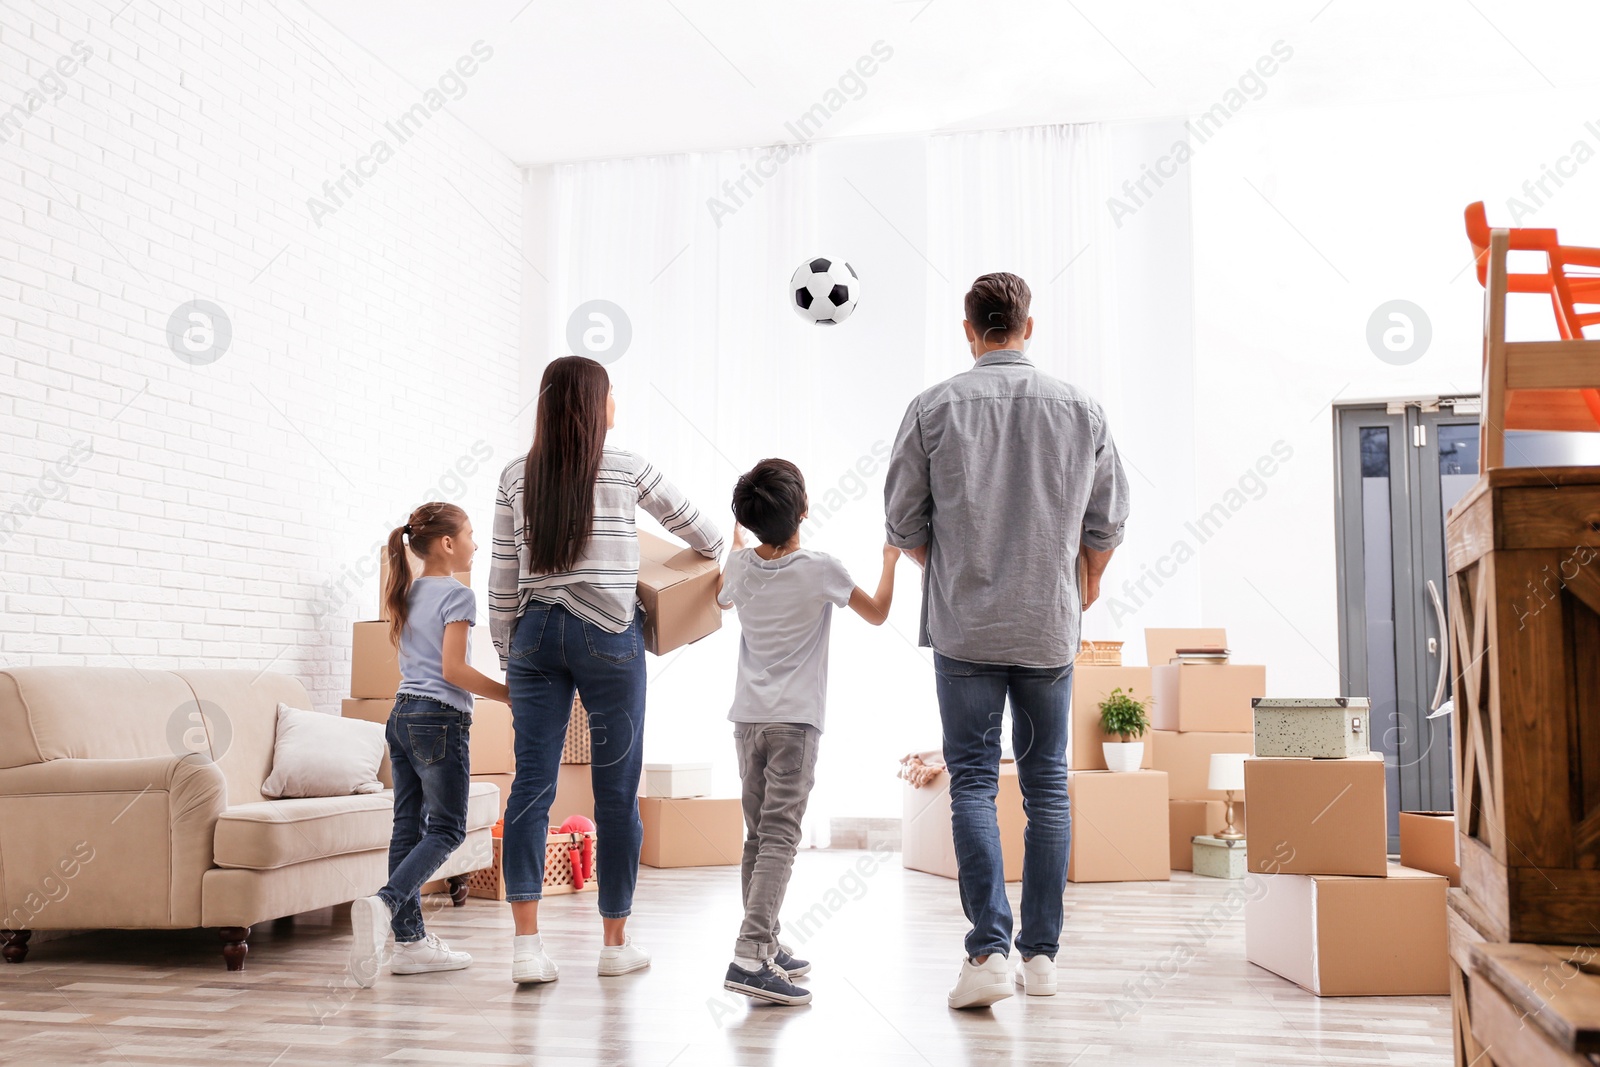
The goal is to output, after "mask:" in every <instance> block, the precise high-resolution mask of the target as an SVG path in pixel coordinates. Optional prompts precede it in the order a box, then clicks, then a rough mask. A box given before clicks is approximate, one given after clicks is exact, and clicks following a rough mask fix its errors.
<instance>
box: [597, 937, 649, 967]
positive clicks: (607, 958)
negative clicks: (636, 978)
mask: <svg viewBox="0 0 1600 1067" xmlns="http://www.w3.org/2000/svg"><path fill="white" fill-rule="evenodd" d="M648 966H650V953H648V952H646V951H645V950H644V949H642V948H640V947H639V946H638V945H635V944H634V943H633V938H631V937H629V936H628V935H626V934H624V935H623V937H622V944H620V945H605V946H603V947H602V948H601V949H600V973H601V974H602V975H604V976H605V977H607V978H614V977H616V976H617V975H619V974H631V973H632V972H634V971H642V970H644V969H645V968H646V967H648Z"/></svg>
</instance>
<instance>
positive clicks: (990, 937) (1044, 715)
mask: <svg viewBox="0 0 1600 1067" xmlns="http://www.w3.org/2000/svg"><path fill="white" fill-rule="evenodd" d="M933 663H934V670H935V672H936V674H937V681H938V693H939V717H940V719H942V720H943V722H944V761H945V766H946V767H947V768H948V769H949V772H950V813H951V818H952V821H953V822H954V832H955V845H956V864H957V866H958V868H959V878H958V883H959V885H960V887H961V907H962V910H964V911H965V912H966V914H967V921H969V922H971V923H972V932H971V933H969V934H967V955H968V956H969V957H978V956H987V955H991V954H993V953H996V952H998V953H1000V954H1001V955H1002V956H1004V955H1008V954H1009V951H1010V942H1011V929H1012V920H1011V902H1010V901H1009V900H1007V899H1006V882H1005V865H1004V862H1003V860H1002V858H1001V855H1000V825H999V822H998V819H997V817H996V815H995V797H996V796H997V795H998V793H999V790H1000V729H1001V726H1000V720H1001V714H1002V713H1003V712H1004V710H1005V706H1006V697H1007V695H1009V696H1010V697H1011V712H1012V723H1011V747H1012V750H1013V751H1014V752H1015V753H1016V757H1017V782H1018V784H1019V785H1020V786H1021V787H1022V809H1023V812H1024V813H1025V814H1026V815H1027V818H1028V828H1027V830H1026V832H1025V834H1024V836H1023V844H1024V853H1023V860H1022V930H1021V932H1020V933H1019V934H1018V936H1017V949H1018V951H1019V952H1021V953H1022V955H1023V956H1030V957H1031V956H1048V957H1049V958H1051V959H1055V957H1056V952H1057V950H1058V949H1059V948H1060V947H1061V922H1062V906H1061V897H1062V895H1063V894H1064V893H1065V892H1066V888H1067V851H1068V848H1069V847H1070V845H1071V842H1072V813H1071V810H1070V806H1069V804H1068V801H1067V721H1068V716H1069V712H1070V710H1071V706H1072V665H1071V664H1070V663H1069V664H1067V665H1066V666H1064V667H1007V666H1003V665H999V664H992V663H967V662H965V661H964V660H958V659H951V658H950V657H949V656H941V655H939V654H938V653H934V657H933Z"/></svg>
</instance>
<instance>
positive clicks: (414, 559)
mask: <svg viewBox="0 0 1600 1067" xmlns="http://www.w3.org/2000/svg"><path fill="white" fill-rule="evenodd" d="M406 561H407V562H408V563H409V564H410V565H411V576H412V577H413V578H415V577H416V576H417V575H419V574H421V573H422V560H421V558H420V557H418V556H417V555H416V554H415V553H414V552H412V551H411V550H410V549H409V548H408V549H406ZM455 579H456V581H458V582H460V583H461V584H462V585H465V586H470V585H472V572H471V571H458V572H456V574H455ZM388 588H389V550H388V549H387V548H380V549H378V618H379V619H381V620H382V621H384V622H388V621H389V609H388V608H387V607H386V606H385V605H384V590H386V589H388Z"/></svg>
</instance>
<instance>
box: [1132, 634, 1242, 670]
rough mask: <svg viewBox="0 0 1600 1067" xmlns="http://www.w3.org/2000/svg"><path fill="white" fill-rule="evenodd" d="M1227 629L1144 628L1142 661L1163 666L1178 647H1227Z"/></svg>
mask: <svg viewBox="0 0 1600 1067" xmlns="http://www.w3.org/2000/svg"><path fill="white" fill-rule="evenodd" d="M1227 647H1228V631H1226V630H1224V629H1222V628H1221V627H1220V626H1218V627H1203V626H1199V627H1189V628H1187V629H1176V630H1171V629H1160V628H1146V629H1145V632H1144V661H1145V662H1146V663H1148V664H1149V665H1150V666H1152V667H1164V666H1166V665H1167V664H1168V663H1170V662H1172V657H1173V656H1174V655H1176V654H1177V651H1178V649H1180V648H1227Z"/></svg>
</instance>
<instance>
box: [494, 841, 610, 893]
mask: <svg viewBox="0 0 1600 1067" xmlns="http://www.w3.org/2000/svg"><path fill="white" fill-rule="evenodd" d="M583 837H587V838H588V839H589V841H590V843H591V844H590V847H591V848H593V841H594V834H593V833H587V834H559V833H556V828H555V827H553V826H552V827H551V828H550V835H549V836H548V837H546V838H545V842H544V895H545V896H546V897H555V896H560V895H562V894H563V893H590V892H594V891H595V890H596V889H597V888H598V887H599V878H598V877H595V878H585V879H584V881H583V888H582V889H575V888H573V885H572V882H573V879H572V855H571V851H572V843H573V840H574V839H575V838H583ZM503 846H504V839H503V838H499V837H496V838H494V861H493V862H492V863H491V864H490V865H489V866H487V867H485V868H483V869H482V870H481V871H473V872H472V873H471V874H469V875H467V895H468V896H473V897H484V898H486V899H488V900H504V899H506V879H505V868H504V866H503V861H502V851H501V850H502V848H503ZM598 873H599V872H598V868H597V869H596V874H597V875H598Z"/></svg>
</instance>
